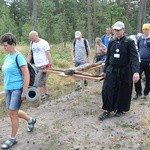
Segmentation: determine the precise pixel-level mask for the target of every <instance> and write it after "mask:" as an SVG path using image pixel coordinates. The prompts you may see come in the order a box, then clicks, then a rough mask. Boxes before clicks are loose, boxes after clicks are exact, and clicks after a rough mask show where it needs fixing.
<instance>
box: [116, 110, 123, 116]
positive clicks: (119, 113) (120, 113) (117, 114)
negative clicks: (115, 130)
mask: <svg viewBox="0 0 150 150" xmlns="http://www.w3.org/2000/svg"><path fill="white" fill-rule="evenodd" d="M122 115H124V113H123V112H122V111H117V112H116V113H115V117H120V116H122Z"/></svg>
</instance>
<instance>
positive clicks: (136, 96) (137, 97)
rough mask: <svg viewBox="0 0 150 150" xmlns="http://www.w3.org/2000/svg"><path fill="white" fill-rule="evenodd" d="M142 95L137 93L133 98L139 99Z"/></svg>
mask: <svg viewBox="0 0 150 150" xmlns="http://www.w3.org/2000/svg"><path fill="white" fill-rule="evenodd" d="M141 96H142V94H136V95H135V96H134V97H133V99H134V100H138V99H140V98H141Z"/></svg>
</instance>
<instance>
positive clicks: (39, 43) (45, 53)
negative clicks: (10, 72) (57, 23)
mask: <svg viewBox="0 0 150 150" xmlns="http://www.w3.org/2000/svg"><path fill="white" fill-rule="evenodd" d="M29 39H30V40H31V44H30V49H31V50H30V52H29V54H28V62H30V61H31V58H32V57H33V60H34V65H35V67H36V68H37V70H38V74H37V80H38V81H37V86H38V88H39V92H40V95H41V99H45V98H48V97H49V94H48V88H47V85H46V79H47V73H46V72H42V71H39V70H41V69H46V68H48V69H50V68H51V67H52V57H51V54H50V52H49V51H50V45H49V43H48V42H47V41H46V40H44V39H42V38H40V37H39V35H38V33H37V32H36V31H31V32H30V33H29Z"/></svg>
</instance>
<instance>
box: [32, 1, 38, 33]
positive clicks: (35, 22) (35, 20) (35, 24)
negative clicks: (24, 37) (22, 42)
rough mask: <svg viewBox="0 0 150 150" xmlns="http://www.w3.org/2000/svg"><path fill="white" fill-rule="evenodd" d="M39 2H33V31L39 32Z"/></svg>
mask: <svg viewBox="0 0 150 150" xmlns="http://www.w3.org/2000/svg"><path fill="white" fill-rule="evenodd" d="M37 12H38V0H33V29H34V30H35V31H38V13H37Z"/></svg>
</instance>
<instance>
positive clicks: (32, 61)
mask: <svg viewBox="0 0 150 150" xmlns="http://www.w3.org/2000/svg"><path fill="white" fill-rule="evenodd" d="M32 44H33V41H31V43H30V47H31V60H30V63H31V64H34V58H33V51H32Z"/></svg>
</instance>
